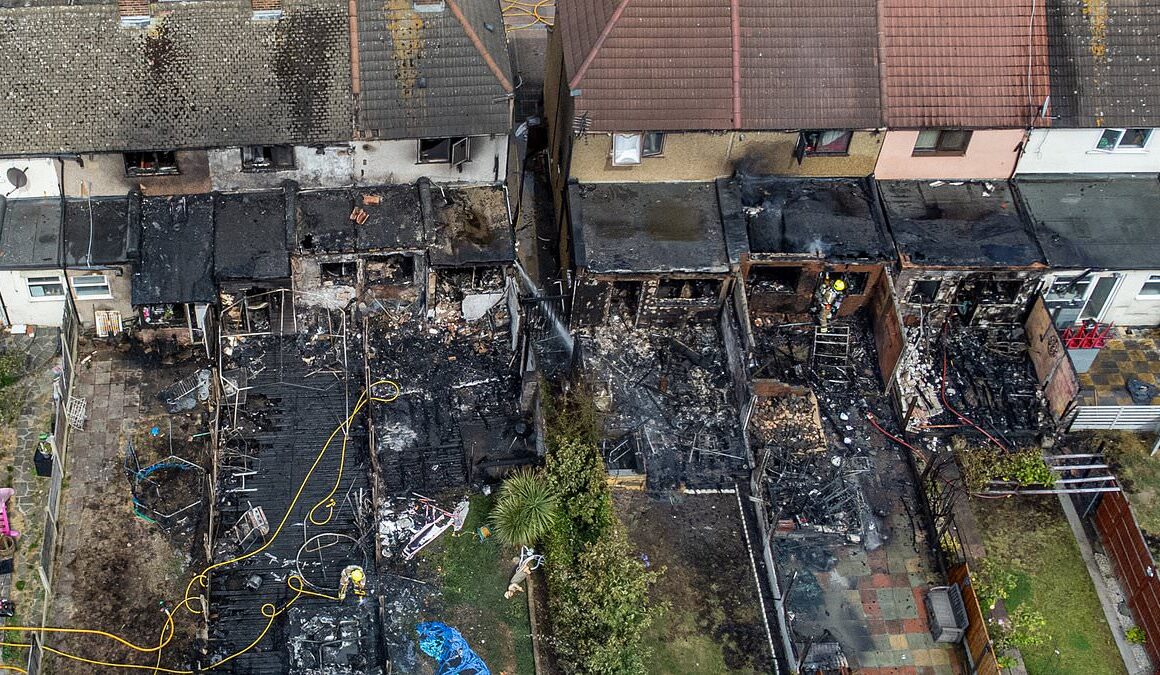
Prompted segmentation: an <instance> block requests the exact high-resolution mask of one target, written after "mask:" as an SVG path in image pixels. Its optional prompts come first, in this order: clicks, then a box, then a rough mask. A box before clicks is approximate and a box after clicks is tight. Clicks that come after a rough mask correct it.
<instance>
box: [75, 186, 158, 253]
mask: <svg viewBox="0 0 1160 675" xmlns="http://www.w3.org/2000/svg"><path fill="white" fill-rule="evenodd" d="M140 222H141V196H140V195H138V194H133V195H129V196H127V197H103V198H92V199H68V200H65V203H64V263H65V266H66V267H85V266H89V265H113V264H117V263H123V262H126V261H128V260H129V258H130V255H131V254H133V255H135V254H136V252H137V251H136V249H137V241H138V237H139V236H140Z"/></svg>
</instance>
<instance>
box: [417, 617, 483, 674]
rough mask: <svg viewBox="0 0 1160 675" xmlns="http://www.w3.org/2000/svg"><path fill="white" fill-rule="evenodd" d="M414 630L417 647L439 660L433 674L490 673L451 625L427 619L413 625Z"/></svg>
mask: <svg viewBox="0 0 1160 675" xmlns="http://www.w3.org/2000/svg"><path fill="white" fill-rule="evenodd" d="M415 632H417V633H418V634H419V649H422V650H423V653H424V654H426V655H427V656H430V657H431V658H433V659H435V660H437V661H438V662H439V669H438V670H436V671H435V675H491V671H490V670H488V669H487V665H485V664H484V662H483V659H481V658H479V655H478V654H476V653H475V652H473V651H472V650H471V647H469V646H468V644H467V640H464V639H463V636H462V635H460V634H459V631H457V630H455V629H454V628H452V627H451V626H448V625H447V624H445V623H441V622H439V621H427V622H424V623H421V624H419V625H417V626H415Z"/></svg>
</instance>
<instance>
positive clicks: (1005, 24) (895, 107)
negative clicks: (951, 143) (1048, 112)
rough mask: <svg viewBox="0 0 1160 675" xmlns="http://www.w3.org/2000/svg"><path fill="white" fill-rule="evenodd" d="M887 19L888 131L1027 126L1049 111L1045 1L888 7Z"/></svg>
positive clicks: (884, 2) (885, 0)
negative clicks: (1042, 110)
mask: <svg viewBox="0 0 1160 675" xmlns="http://www.w3.org/2000/svg"><path fill="white" fill-rule="evenodd" d="M1033 6H1034V20H1033V21H1032V15H1033V9H1032V8H1033ZM879 12H880V15H879V20H878V23H879V29H880V33H881V36H882V38H881V39H882V61H883V82H882V99H883V108H884V113H885V119H886V124H887V126H890V127H903V128H907V127H909V128H920V127H965V128H985V127H992V128H994V127H1000V128H1002V127H1021V126H1026V125H1027V124H1029V123H1030V122H1031V120H1032V119H1033V117H1034V115H1035V112H1036V110H1037V108H1038V107H1039V106H1040V105H1042V104H1043V99H1044V97H1046V96H1047V82H1048V80H1047V29H1046V21H1045V20H1044V17H1045V11H1044V7H1043V0H880V4H879ZM1029 29H1030V30H1029ZM1029 54H1030V59H1029ZM1029 65H1030V72H1031V88H1030V91H1029V90H1028V77H1027V76H1028V66H1029Z"/></svg>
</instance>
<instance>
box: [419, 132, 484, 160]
mask: <svg viewBox="0 0 1160 675" xmlns="http://www.w3.org/2000/svg"><path fill="white" fill-rule="evenodd" d="M470 159H471V148H470V146H469V142H468V139H467V137H466V136H459V137H455V138H420V139H419V163H420V164H450V165H452V166H459V165H460V164H463V163H465V162H467V161H470Z"/></svg>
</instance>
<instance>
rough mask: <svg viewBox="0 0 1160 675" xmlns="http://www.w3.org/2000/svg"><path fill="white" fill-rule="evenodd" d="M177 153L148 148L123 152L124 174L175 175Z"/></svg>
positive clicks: (177, 172)
mask: <svg viewBox="0 0 1160 675" xmlns="http://www.w3.org/2000/svg"><path fill="white" fill-rule="evenodd" d="M179 173H181V172H180V171H178V169H177V153H175V152H173V151H172V150H149V151H145V152H126V153H125V175H126V176H176V175H177V174H179Z"/></svg>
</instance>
